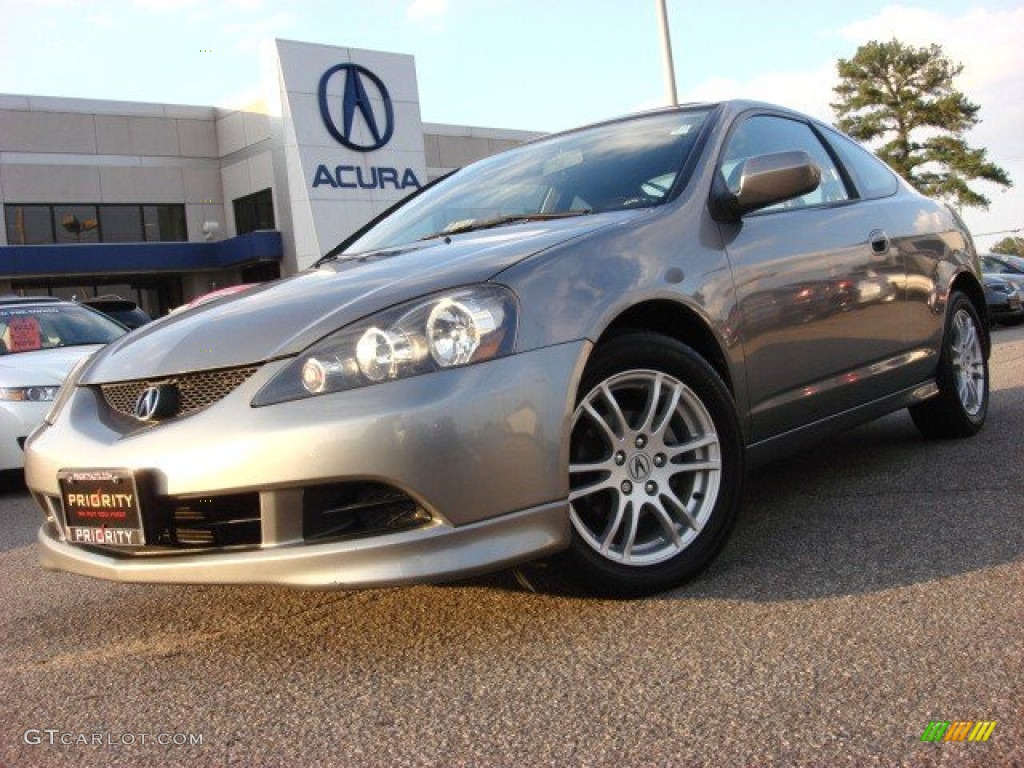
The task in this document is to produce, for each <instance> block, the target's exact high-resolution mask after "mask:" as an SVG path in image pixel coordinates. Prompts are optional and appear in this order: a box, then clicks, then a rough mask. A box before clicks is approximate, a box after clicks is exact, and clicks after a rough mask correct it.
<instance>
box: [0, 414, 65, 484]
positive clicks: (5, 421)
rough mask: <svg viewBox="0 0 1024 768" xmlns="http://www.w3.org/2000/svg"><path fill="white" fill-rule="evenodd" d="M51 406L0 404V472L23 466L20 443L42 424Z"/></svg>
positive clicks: (23, 460)
mask: <svg viewBox="0 0 1024 768" xmlns="http://www.w3.org/2000/svg"><path fill="white" fill-rule="evenodd" d="M51 405H52V403H48V402H21V403H10V402H4V403H0V470H7V469H21V468H22V466H24V464H25V454H24V452H23V451H22V448H21V442H22V441H24V439H25V438H26V437H27V436H28V434H29V433H30V432H31V431H32V430H33V429H35V428H36V427H37V426H38V425H39V424H41V423H42V421H43V417H45V416H46V412H47V411H48V410H49V409H50V406H51Z"/></svg>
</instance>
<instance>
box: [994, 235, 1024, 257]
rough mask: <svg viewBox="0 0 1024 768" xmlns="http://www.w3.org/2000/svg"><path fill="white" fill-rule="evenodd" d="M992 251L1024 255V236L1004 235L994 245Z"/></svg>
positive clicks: (1010, 254)
mask: <svg viewBox="0 0 1024 768" xmlns="http://www.w3.org/2000/svg"><path fill="white" fill-rule="evenodd" d="M992 253H1005V254H1007V255H1008V256H1021V257H1024V237H1004V238H1003V239H1002V240H1000V241H999V242H998V243H996V244H995V245H993V246H992Z"/></svg>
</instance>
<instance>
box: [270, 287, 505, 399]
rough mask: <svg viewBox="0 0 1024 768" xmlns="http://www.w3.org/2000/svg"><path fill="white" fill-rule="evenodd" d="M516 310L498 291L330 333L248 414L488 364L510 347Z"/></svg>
mask: <svg viewBox="0 0 1024 768" xmlns="http://www.w3.org/2000/svg"><path fill="white" fill-rule="evenodd" d="M517 312H518V304H517V301H516V297H515V294H513V293H512V291H511V290H509V289H508V288H505V287H504V286H500V285H478V286H474V287H471V288H463V289H459V290H454V291H446V292H445V293H440V294H436V295H434V296H429V297H427V298H423V299H417V300H416V301H411V302H408V303H406V304H401V305H399V306H397V307H392V308H391V309H388V310H385V311H383V312H380V313H378V314H376V315H373V316H371V317H368V318H365V319H364V320H361V321H359V322H357V323H354V324H353V325H350V326H348V327H347V328H342V329H341V330H340V331H337V332H335V333H332V334H331V335H330V336H327V337H326V338H324V339H321V340H320V341H318V342H317V343H316V344H314V345H313V346H311V347H310V348H309V349H307V350H306V351H305V352H303V353H302V354H300V355H299V356H298V357H296V358H295V360H293V361H292V362H291V363H289V364H288V365H287V366H286V367H285V368H284V369H283V370H282V371H281V372H280V373H278V374H277V376H275V377H274V378H273V379H272V380H271V381H270V382H268V383H267V385H266V386H264V387H263V389H261V390H260V391H259V392H258V393H257V394H256V397H255V398H253V401H252V404H253V405H254V406H261V405H270V404H272V403H280V402H283V401H285V400H297V399H299V398H303V397H310V396H312V395H320V394H325V393H328V392H340V391H342V390H346V389H355V388H356V387H365V386H368V385H370V384H376V383H378V382H384V381H393V380H395V379H404V378H407V377H409V376H418V375H420V374H424V373H431V372H432V371H439V370H443V369H445V368H455V367H458V366H462V365H471V364H473V363H479V362H483V361H484V360H492V359H494V358H496V357H502V356H504V355H507V354H509V353H510V352H511V351H512V349H513V347H514V345H515V334H516V321H517Z"/></svg>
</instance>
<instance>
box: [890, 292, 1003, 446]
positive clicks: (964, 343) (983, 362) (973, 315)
mask: <svg viewBox="0 0 1024 768" xmlns="http://www.w3.org/2000/svg"><path fill="white" fill-rule="evenodd" d="M988 352H989V343H988V338H987V337H986V331H985V326H984V325H982V322H981V319H980V318H979V317H978V312H977V310H976V309H975V308H974V304H972V303H971V300H970V299H968V298H967V296H965V295H964V294H962V293H960V292H959V291H954V292H953V293H952V294H951V295H950V299H949V312H948V313H947V314H946V329H945V332H944V333H943V336H942V351H941V353H940V354H939V365H938V369H937V370H936V374H935V381H936V384H938V387H939V393H938V394H937V395H935V396H934V397H932V398H930V399H929V400H926V401H925V402H923V403H919V404H918V405H912V406H910V408H909V410H910V416H911V418H912V419H913V420H914V424H915V425H916V426H917V428H918V430H919V431H920V432H921V434H922V435H924V436H925V437H928V438H933V439H952V438H961V437H970V436H971V435H974V434H977V432H978V430H980V429H981V428H982V426H984V424H985V416H986V415H987V414H988V399H989V376H988Z"/></svg>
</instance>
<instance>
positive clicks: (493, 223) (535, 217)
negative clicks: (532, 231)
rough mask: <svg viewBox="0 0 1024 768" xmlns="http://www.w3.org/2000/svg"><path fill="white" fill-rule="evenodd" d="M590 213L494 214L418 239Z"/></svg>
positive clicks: (456, 223) (466, 220) (464, 220)
mask: <svg viewBox="0 0 1024 768" xmlns="http://www.w3.org/2000/svg"><path fill="white" fill-rule="evenodd" d="M589 213H591V210H590V209H589V208H583V209H581V210H578V211H559V212H558V213H509V214H506V215H504V216H495V217H494V218H492V219H479V220H478V219H462V220H461V221H453V222H452V223H451V224H449V225H448V226H447V227H445V228H444V229H442V230H441V231H440V232H434V233H433V234H430V235H425V236H424V237H421V238H420V240H433V239H435V238H438V237H448V236H449V235H460V234H462V233H463V232H476V231H477V230H480V229H493V228H494V227H501V226H504V225H506V224H519V223H520V222H523V221H548V220H550V219H566V218H570V217H573V216H586V215H587V214H589Z"/></svg>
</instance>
